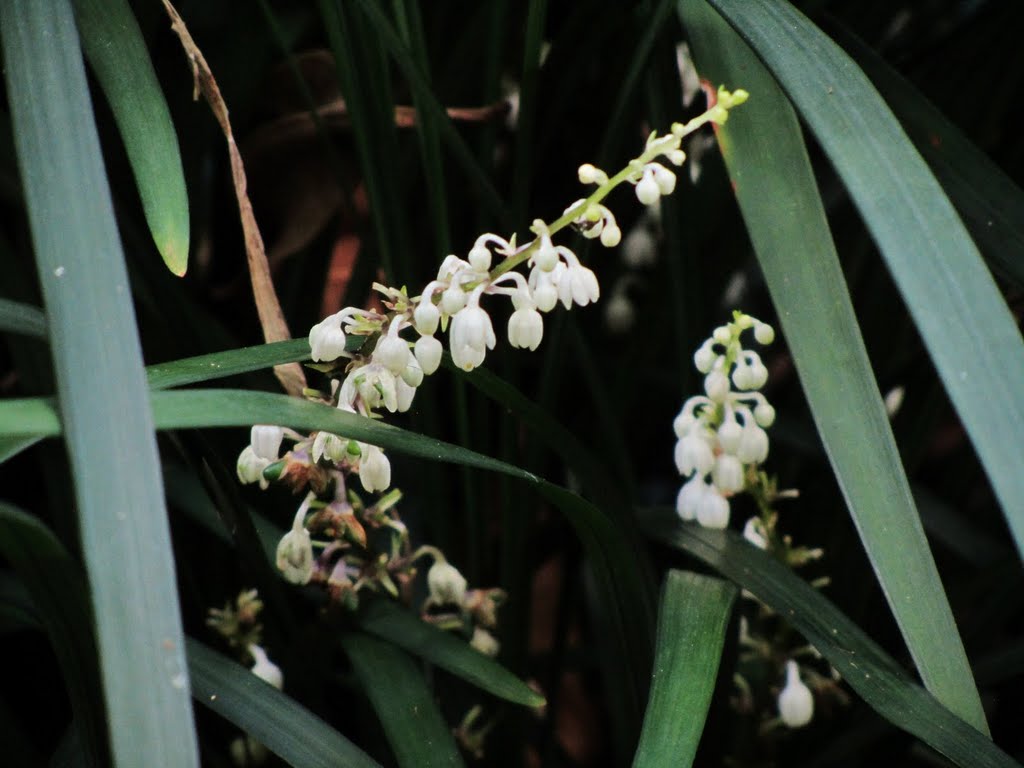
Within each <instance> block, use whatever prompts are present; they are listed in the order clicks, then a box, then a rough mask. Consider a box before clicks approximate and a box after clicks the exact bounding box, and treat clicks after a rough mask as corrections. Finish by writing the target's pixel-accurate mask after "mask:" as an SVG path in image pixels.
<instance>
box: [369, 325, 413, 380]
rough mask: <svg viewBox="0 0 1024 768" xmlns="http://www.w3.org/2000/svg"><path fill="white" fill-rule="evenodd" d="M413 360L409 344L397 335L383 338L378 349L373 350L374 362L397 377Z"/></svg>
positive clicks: (378, 344)
mask: <svg viewBox="0 0 1024 768" xmlns="http://www.w3.org/2000/svg"><path fill="white" fill-rule="evenodd" d="M411 358H412V352H410V351H409V344H408V343H407V342H406V341H405V339H403V338H402V337H401V336H399V335H398V334H397V333H394V334H392V333H388V334H386V335H383V336H381V337H380V340H379V341H378V342H377V348H376V349H374V350H373V361H374V362H377V363H380V364H381V365H383V366H384V367H385V368H387V369H388V370H389V371H391V373H393V374H394V375H395V376H400V375H401V374H402V371H404V370H405V369H406V367H407V366H408V365H409V360H410V359H411Z"/></svg>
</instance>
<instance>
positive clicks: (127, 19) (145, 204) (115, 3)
mask: <svg viewBox="0 0 1024 768" xmlns="http://www.w3.org/2000/svg"><path fill="white" fill-rule="evenodd" d="M74 3H75V15H76V17H77V19H78V29H79V33H80V34H81V37H82V49H83V50H84V51H85V55H86V56H87V57H88V59H89V64H91V65H92V69H93V72H95V73H96V79H97V81H98V82H99V84H100V88H102V89H103V93H104V95H105V96H106V97H107V102H108V103H109V104H110V110H111V112H113V114H114V120H115V121H116V122H117V129H118V131H119V132H120V133H121V139H122V141H124V148H125V151H126V152H127V153H128V162H129V163H131V166H132V173H133V174H134V175H135V184H136V186H137V187H138V189H139V197H140V198H141V199H142V210H143V213H145V215H146V222H147V223H148V224H149V230H150V232H151V233H152V235H153V242H155V243H156V247H157V250H159V251H160V255H161V256H163V259H164V263H165V264H167V268H168V269H169V270H171V272H173V273H174V274H176V275H179V276H180V275H184V274H185V270H186V269H187V268H188V241H189V224H188V195H187V194H186V192H185V173H184V171H183V170H182V167H181V154H180V152H179V150H178V137H177V135H176V134H175V132H174V124H173V123H172V122H171V113H170V110H168V108H167V102H166V101H165V100H164V94H163V91H161V90H160V83H159V82H158V81H157V79H156V72H154V71H153V64H152V62H151V61H150V59H149V52H148V51H147V50H146V44H145V42H144V41H143V39H142V32H140V31H139V25H138V23H137V22H136V21H135V16H133V15H132V9H131V8H130V7H129V6H128V2H127V0H74Z"/></svg>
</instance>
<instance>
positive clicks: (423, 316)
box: [412, 298, 441, 336]
mask: <svg viewBox="0 0 1024 768" xmlns="http://www.w3.org/2000/svg"><path fill="white" fill-rule="evenodd" d="M412 321H413V324H414V325H415V326H416V330H417V332H419V334H420V335H421V336H433V335H434V332H435V331H436V330H437V324H438V323H439V322H440V321H441V310H440V309H438V308H437V305H436V304H434V302H432V301H431V300H430V299H429V298H424V299H423V300H422V301H420V303H419V304H417V305H416V309H415V310H414V311H413V313H412Z"/></svg>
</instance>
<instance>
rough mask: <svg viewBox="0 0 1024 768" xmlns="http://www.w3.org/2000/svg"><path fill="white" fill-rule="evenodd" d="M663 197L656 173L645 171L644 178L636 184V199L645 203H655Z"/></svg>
mask: <svg viewBox="0 0 1024 768" xmlns="http://www.w3.org/2000/svg"><path fill="white" fill-rule="evenodd" d="M660 197H661V191H660V190H659V188H658V182H656V181H655V180H654V173H648V172H647V171H644V175H643V178H642V179H640V181H639V182H638V183H637V185H636V199H637V200H639V201H640V202H641V203H643V204H644V205H654V204H655V203H656V202H658V200H659V198H660Z"/></svg>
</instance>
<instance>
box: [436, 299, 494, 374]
mask: <svg viewBox="0 0 1024 768" xmlns="http://www.w3.org/2000/svg"><path fill="white" fill-rule="evenodd" d="M448 340H449V343H450V344H451V353H452V361H453V362H454V363H455V364H456V365H457V366H459V368H461V369H462V370H464V371H471V370H473V369H474V368H476V367H477V366H479V365H480V364H481V363H482V362H483V361H484V357H485V355H486V354H487V350H488V349H494V345H495V344H496V343H497V338H496V337H495V335H494V327H493V326H492V325H491V317H490V315H488V314H487V313H486V312H485V311H484V310H483V309H482V308H481V307H480V305H479V304H477V303H475V302H474V303H471V304H469V305H467V306H466V307H465V308H463V309H461V310H460V311H459V312H458V313H457V314H456V315H455V316H454V317H453V318H452V326H451V331H450V332H449V334H448Z"/></svg>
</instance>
